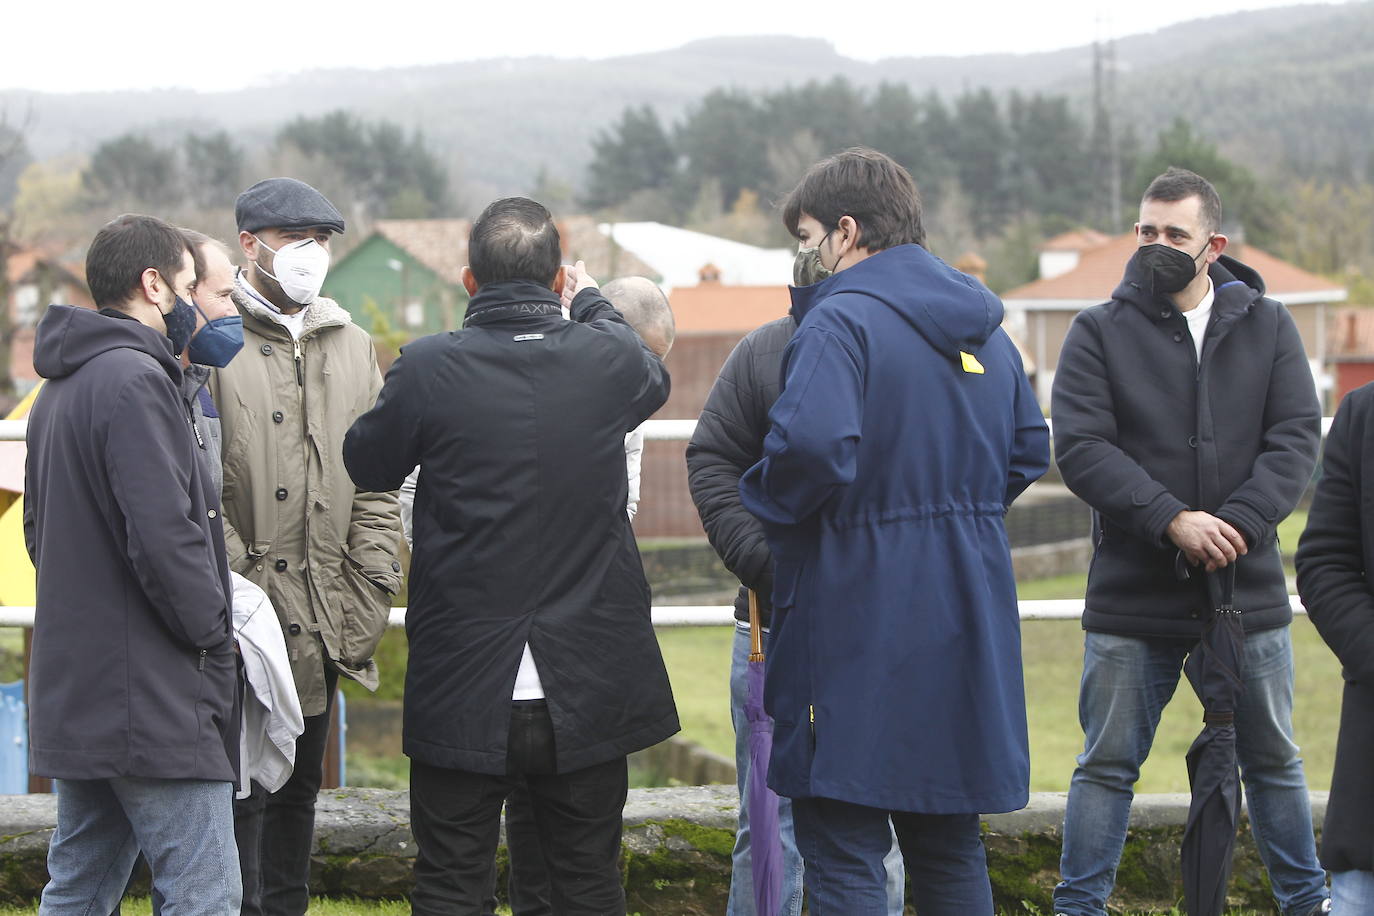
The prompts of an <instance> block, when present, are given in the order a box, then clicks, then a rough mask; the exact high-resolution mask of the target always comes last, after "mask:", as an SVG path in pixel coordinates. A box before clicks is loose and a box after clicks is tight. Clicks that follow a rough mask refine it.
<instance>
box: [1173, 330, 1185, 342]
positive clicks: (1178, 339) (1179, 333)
mask: <svg viewBox="0 0 1374 916" xmlns="http://www.w3.org/2000/svg"><path fill="white" fill-rule="evenodd" d="M1174 343H1183V332H1182V331H1175V332H1174Z"/></svg>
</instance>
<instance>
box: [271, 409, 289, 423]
mask: <svg viewBox="0 0 1374 916" xmlns="http://www.w3.org/2000/svg"><path fill="white" fill-rule="evenodd" d="M285 419H286V414H284V413H282V412H281V411H280V410H274V411H272V422H273V423H280V422H281V421H282V420H285Z"/></svg>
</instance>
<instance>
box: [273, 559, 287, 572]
mask: <svg viewBox="0 0 1374 916" xmlns="http://www.w3.org/2000/svg"><path fill="white" fill-rule="evenodd" d="M272 566H273V568H274V569H276V571H277V572H286V561H285V560H278V561H277V562H275V563H273V564H272Z"/></svg>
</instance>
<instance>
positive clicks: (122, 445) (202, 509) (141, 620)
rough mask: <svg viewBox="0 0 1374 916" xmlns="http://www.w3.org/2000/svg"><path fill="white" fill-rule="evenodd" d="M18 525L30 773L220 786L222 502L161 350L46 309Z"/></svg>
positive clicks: (112, 322) (140, 331) (132, 324)
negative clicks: (27, 597)
mask: <svg viewBox="0 0 1374 916" xmlns="http://www.w3.org/2000/svg"><path fill="white" fill-rule="evenodd" d="M34 367H35V368H36V369H37V370H38V373H39V374H40V375H42V376H43V377H44V378H46V379H48V380H49V381H48V382H47V384H46V385H44V386H43V390H42V392H41V393H40V394H39V396H38V400H37V401H36V402H35V404H34V406H33V413H32V414H31V416H30V418H29V431H28V447H29V454H28V462H27V466H26V469H25V491H24V515H25V518H24V521H25V535H26V537H27V541H28V548H29V555H30V556H31V557H32V558H33V561H34V566H35V568H36V570H37V574H38V578H37V581H38V604H37V608H36V610H35V617H34V634H33V661H32V668H31V669H30V677H31V681H30V684H31V690H32V696H33V704H32V706H31V708H30V719H29V734H30V750H29V759H30V767H31V769H32V770H33V771H34V772H35V773H38V774H39V775H42V776H53V777H57V778H60V779H107V778H111V777H115V776H143V777H151V778H159V779H206V780H234V779H236V778H237V775H236V774H237V769H238V749H239V707H238V697H239V680H238V660H237V657H236V656H235V654H234V643H233V639H232V636H231V631H230V625H229V623H230V617H229V596H230V595H232V593H233V592H232V588H231V587H230V585H229V566H228V562H227V560H226V558H225V552H224V533H223V531H222V529H221V522H220V518H219V494H218V493H217V492H215V489H214V487H213V485H212V483H211V480H210V474H209V471H208V469H207V468H206V466H205V464H204V461H205V459H204V457H203V449H204V447H205V446H204V444H202V443H200V442H198V440H197V438H196V435H195V432H194V430H193V429H192V426H191V415H190V405H189V404H188V403H187V401H186V399H185V397H184V396H183V394H182V391H181V388H180V386H181V382H182V372H181V364H180V363H179V362H178V361H177V359H176V358H175V357H174V356H173V355H172V347H171V344H170V343H169V342H168V340H167V338H166V336H165V335H163V334H160V333H158V332H157V331H155V330H153V329H152V328H150V327H147V326H145V325H143V324H140V323H139V322H137V321H134V320H132V319H129V318H119V317H112V316H107V315H104V314H97V313H95V312H92V311H89V310H87V309H81V308H73V307H71V306H65V305H54V306H52V307H51V308H49V309H48V311H47V313H46V314H45V315H44V316H43V320H42V321H41V322H39V325H38V336H37V338H36V339H35V343H34Z"/></svg>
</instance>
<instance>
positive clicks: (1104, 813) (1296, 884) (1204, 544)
mask: <svg viewBox="0 0 1374 916" xmlns="http://www.w3.org/2000/svg"><path fill="white" fill-rule="evenodd" d="M1221 229H1222V227H1221V199H1220V198H1219V197H1218V195H1217V192H1216V190H1215V189H1214V188H1213V187H1212V185H1211V183H1210V182H1208V181H1207V180H1206V179H1204V178H1202V177H1201V176H1200V175H1197V174H1195V173H1193V172H1190V171H1187V170H1185V169H1177V168H1171V169H1169V170H1168V171H1167V172H1165V173H1164V174H1162V175H1160V176H1159V177H1157V178H1156V179H1155V180H1154V181H1153V182H1151V184H1150V186H1149V187H1148V188H1147V189H1146V191H1145V195H1144V198H1143V199H1142V201H1141V203H1140V219H1139V222H1137V223H1136V226H1135V232H1136V241H1137V245H1138V246H1139V247H1137V249H1136V252H1135V254H1134V255H1133V256H1132V257H1131V260H1130V262H1129V263H1128V264H1127V265H1126V273H1125V276H1124V277H1123V279H1122V281H1121V283H1120V285H1119V286H1117V288H1116V291H1115V292H1114V293H1113V294H1112V299H1111V301H1110V302H1107V303H1104V304H1102V305H1097V306H1094V307H1092V308H1090V309H1086V310H1084V311H1083V312H1082V313H1080V314H1079V315H1078V317H1077V318H1076V319H1074V323H1073V326H1072V327H1071V328H1070V329H1069V334H1068V337H1067V338H1066V339H1065V341H1064V348H1063V351H1062V352H1061V354H1060V358H1059V370H1058V372H1056V373H1055V376H1054V390H1053V399H1052V410H1051V415H1052V416H1053V417H1054V440H1055V454H1056V456H1057V459H1058V463H1059V469H1060V471H1061V472H1062V473H1063V476H1064V483H1065V484H1067V485H1068V487H1069V489H1071V490H1073V492H1075V493H1076V494H1078V495H1079V496H1080V497H1082V499H1083V500H1084V501H1085V502H1086V503H1087V504H1088V505H1089V506H1091V507H1092V509H1093V518H1094V529H1095V531H1094V543H1095V548H1094V557H1093V563H1092V567H1091V569H1090V571H1089V573H1088V593H1087V600H1086V607H1085V610H1084V612H1083V628H1084V629H1085V630H1087V634H1086V637H1085V639H1084V654H1083V680H1082V685H1081V687H1080V692H1079V718H1080V721H1081V723H1082V725H1083V731H1084V734H1085V736H1086V740H1085V744H1084V750H1083V753H1082V754H1081V755H1080V756H1079V757H1078V767H1077V769H1075V770H1074V774H1073V781H1072V783H1071V784H1070V788H1069V798H1068V804H1067V808H1066V810H1065V814H1064V852H1063V858H1062V860H1061V863H1060V872H1061V876H1062V879H1063V880H1062V881H1061V883H1060V884H1059V886H1058V887H1057V888H1055V892H1054V905H1055V907H1054V908H1055V911H1056V912H1061V913H1067V914H1071V916H1099V914H1102V913H1104V912H1105V911H1106V906H1107V898H1108V897H1109V896H1110V895H1111V891H1112V886H1113V884H1114V881H1115V875H1116V867H1117V863H1118V861H1119V860H1120V858H1121V850H1122V846H1123V844H1124V843H1125V840H1126V829H1127V825H1128V823H1129V820H1130V812H1131V799H1132V795H1133V793H1134V786H1135V782H1136V779H1137V778H1138V777H1139V775H1140V764H1141V763H1142V762H1144V760H1145V757H1146V755H1147V754H1149V752H1150V745H1151V743H1152V741H1153V740H1154V731H1155V727H1156V726H1157V725H1158V724H1159V716H1160V713H1161V712H1162V711H1163V709H1164V706H1165V704H1167V703H1168V702H1169V699H1170V697H1172V696H1173V693H1174V690H1175V689H1176V687H1177V686H1178V680H1179V672H1180V669H1181V668H1182V667H1183V662H1184V659H1185V658H1186V657H1187V656H1188V654H1189V653H1190V652H1192V651H1193V649H1194V648H1195V646H1196V645H1197V642H1198V638H1199V636H1200V635H1201V633H1202V627H1203V624H1204V623H1205V621H1206V620H1207V619H1208V618H1209V617H1210V616H1211V613H1212V609H1213V608H1214V607H1215V604H1216V599H1215V598H1214V597H1213V594H1210V593H1209V588H1208V580H1209V579H1210V578H1211V576H1210V573H1212V572H1213V571H1215V570H1219V569H1223V568H1225V567H1228V566H1230V565H1231V564H1235V566H1236V568H1235V606H1236V607H1237V608H1238V609H1240V610H1241V611H1242V615H1241V620H1242V622H1243V623H1244V626H1245V632H1246V640H1245V654H1244V668H1245V671H1244V678H1245V689H1244V693H1243V694H1242V696H1241V699H1240V701H1239V703H1238V705H1237V707H1236V712H1235V726H1236V752H1237V756H1238V757H1239V760H1240V773H1241V778H1242V780H1243V781H1244V783H1245V791H1246V796H1247V799H1248V807H1249V812H1250V821H1251V823H1252V824H1254V827H1255V830H1254V834H1255V843H1256V845H1257V846H1258V847H1259V851H1260V856H1261V858H1262V859H1263V861H1264V864H1265V867H1266V868H1267V869H1268V871H1269V880H1270V883H1271V885H1272V886H1273V890H1274V896H1275V898H1276V899H1277V901H1278V904H1279V907H1280V910H1281V912H1282V913H1284V914H1285V916H1296V914H1307V913H1311V912H1317V911H1320V909H1321V908H1322V907H1324V906H1325V905H1326V888H1325V875H1324V874H1323V872H1322V870H1321V867H1320V866H1319V865H1318V864H1317V856H1316V849H1315V844H1314V842H1313V836H1312V812H1311V810H1310V807H1309V802H1308V797H1307V782H1306V779H1305V777H1304V775H1303V768H1302V759H1301V758H1300V757H1299V756H1298V747H1297V745H1296V744H1294V743H1293V722H1292V719H1293V648H1292V643H1291V640H1290V636H1289V632H1288V624H1289V622H1290V621H1291V620H1292V616H1293V615H1292V610H1291V609H1290V606H1289V601H1288V587H1287V583H1286V580H1285V577H1284V571H1283V564H1282V561H1281V560H1280V556H1279V547H1278V541H1277V539H1276V537H1275V529H1276V527H1277V525H1278V523H1279V522H1280V521H1282V520H1283V518H1284V517H1285V516H1286V515H1288V513H1289V512H1291V511H1292V510H1293V507H1294V505H1296V504H1297V501H1298V499H1299V497H1301V496H1302V492H1303V489H1304V488H1305V487H1306V485H1307V481H1308V480H1310V479H1311V476H1312V468H1313V464H1314V462H1315V460H1316V452H1317V442H1318V438H1319V435H1320V421H1321V413H1320V409H1319V407H1318V403H1317V394H1316V389H1315V387H1314V386H1313V384H1312V373H1311V371H1310V370H1309V368H1308V365H1307V357H1306V354H1305V353H1304V351H1303V346H1302V340H1301V339H1300V338H1299V336H1298V331H1297V328H1296V327H1295V326H1294V324H1293V319H1292V318H1291V317H1290V316H1289V314H1288V312H1287V310H1285V309H1284V307H1283V306H1282V305H1281V304H1280V303H1278V302H1276V301H1274V300H1273V299H1269V298H1267V297H1266V296H1265V295H1264V281H1263V280H1262V279H1261V278H1260V276H1259V274H1257V273H1256V272H1255V271H1254V270H1253V269H1252V268H1250V267H1247V266H1246V265H1244V264H1242V263H1241V262H1239V261H1237V260H1235V259H1234V258H1231V257H1229V256H1228V255H1226V254H1224V253H1223V252H1224V251H1225V250H1226V244H1227V238H1226V236H1225V235H1224V234H1222V231H1221ZM1190 676H1191V675H1190ZM1123 698H1128V699H1129V702H1123Z"/></svg>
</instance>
